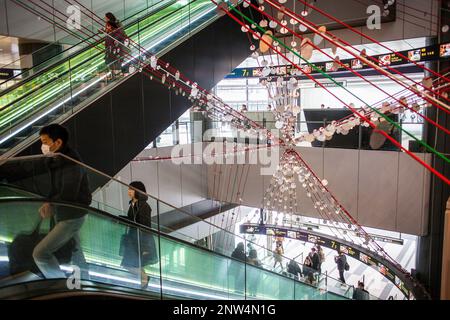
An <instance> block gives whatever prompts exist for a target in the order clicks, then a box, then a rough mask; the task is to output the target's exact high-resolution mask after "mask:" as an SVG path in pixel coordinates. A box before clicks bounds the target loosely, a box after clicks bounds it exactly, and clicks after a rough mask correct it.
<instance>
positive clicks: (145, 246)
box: [121, 181, 159, 289]
mask: <svg viewBox="0 0 450 320" xmlns="http://www.w3.org/2000/svg"><path fill="white" fill-rule="evenodd" d="M133 188H134V189H133ZM135 189H136V190H139V191H141V192H138V191H136V190H135ZM145 193H146V189H145V185H144V184H143V183H142V182H141V181H133V182H131V183H130V188H129V189H128V196H129V197H130V199H131V200H130V206H129V208H128V214H127V217H128V219H129V220H131V221H133V222H135V223H137V224H140V225H143V226H146V227H149V228H151V226H152V209H151V207H150V206H149V204H148V203H147V200H148V196H147V195H146V194H145ZM121 248H122V250H121V251H122V263H121V266H122V267H124V268H126V269H128V270H130V271H131V272H133V273H134V274H137V275H140V277H141V288H142V289H145V288H147V286H148V283H149V280H150V277H149V276H148V275H147V274H146V273H145V269H144V267H145V266H148V265H152V264H155V263H157V262H158V261H159V260H158V254H157V252H156V244H155V240H154V238H153V235H152V234H150V232H148V231H145V230H141V229H138V228H136V227H131V226H130V227H129V228H128V231H127V233H126V234H125V235H124V236H123V237H122V243H121ZM139 252H140V254H139Z"/></svg>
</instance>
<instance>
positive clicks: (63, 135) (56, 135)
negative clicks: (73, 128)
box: [39, 123, 69, 146]
mask: <svg viewBox="0 0 450 320" xmlns="http://www.w3.org/2000/svg"><path fill="white" fill-rule="evenodd" d="M44 134H45V135H47V136H48V137H49V138H50V139H52V140H53V141H56V140H58V139H61V141H62V145H63V146H65V145H67V142H68V141H69V131H67V129H66V128H64V127H63V126H62V125H59V124H56V123H52V124H49V125H48V126H45V127H43V128H42V129H41V130H40V131H39V135H40V136H42V135H44Z"/></svg>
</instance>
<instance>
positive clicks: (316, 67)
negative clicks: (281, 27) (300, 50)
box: [225, 43, 450, 79]
mask: <svg viewBox="0 0 450 320" xmlns="http://www.w3.org/2000/svg"><path fill="white" fill-rule="evenodd" d="M399 53H400V54H401V55H403V56H405V57H408V59H410V60H411V61H414V62H425V61H434V60H439V59H446V58H449V57H450V43H444V44H440V45H431V46H426V47H422V48H416V49H411V50H405V51H400V52H399ZM373 58H375V59H376V60H377V61H379V62H378V65H379V66H382V67H386V66H398V65H405V64H410V63H411V62H410V61H408V60H407V59H404V58H402V57H400V56H399V55H397V54H395V53H391V54H381V55H375V56H373ZM340 62H341V63H342V64H343V65H345V67H346V68H345V67H343V66H342V65H341V64H339V63H336V62H335V61H325V62H317V63H311V64H302V65H301V66H300V67H301V68H302V70H303V72H304V73H306V74H317V73H320V72H326V73H333V72H341V71H348V69H347V68H351V69H353V70H362V69H371V67H370V66H368V65H367V64H365V63H363V62H362V61H361V60H359V59H343V60H341V61H340ZM262 70H263V67H256V68H236V69H234V70H233V72H232V73H230V74H228V75H227V76H226V77H225V78H226V79H233V78H260V77H262ZM291 75H302V72H300V71H299V70H297V68H296V67H294V66H292V65H285V66H274V67H272V68H271V73H270V75H269V76H270V77H279V76H291Z"/></svg>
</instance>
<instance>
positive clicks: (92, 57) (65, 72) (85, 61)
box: [0, 0, 197, 133]
mask: <svg viewBox="0 0 450 320" xmlns="http://www.w3.org/2000/svg"><path fill="white" fill-rule="evenodd" d="M195 1H197V0H194V1H192V2H195ZM192 2H191V3H189V4H187V5H185V6H183V7H180V8H178V9H176V10H175V11H173V12H170V13H168V14H166V15H164V16H162V17H160V18H159V19H157V20H156V21H154V22H153V23H151V24H148V25H147V26H145V27H144V28H143V29H141V30H139V31H136V32H135V33H132V34H131V36H133V35H136V34H138V33H139V32H142V31H143V30H146V29H148V28H150V27H151V26H153V25H154V24H155V23H157V22H160V21H161V20H162V19H164V18H166V17H167V16H170V15H172V14H175V13H176V12H178V11H179V10H182V9H184V8H185V7H186V6H190V5H191V4H192ZM147 17H148V15H147V16H145V18H143V19H146V18H147ZM139 21H140V20H139ZM139 21H138V22H139ZM97 35H98V34H95V35H93V36H97ZM101 41H103V39H100V40H98V41H96V42H95V43H93V44H92V46H89V47H85V48H83V49H81V50H80V51H77V52H74V53H73V55H71V56H69V57H66V58H64V59H63V60H61V61H59V62H58V64H62V63H64V62H67V61H68V60H70V59H71V58H73V57H74V56H76V55H79V54H81V53H82V52H83V51H85V50H88V49H90V48H92V47H94V46H96V45H97V44H98V43H100V42H101ZM101 54H103V51H99V52H98V53H96V54H95V55H92V56H90V57H88V58H87V59H86V60H84V61H82V62H80V63H78V64H77V65H76V66H75V67H73V68H70V69H69V70H66V71H64V72H62V73H60V74H59V75H58V77H55V78H53V79H51V80H50V81H48V82H45V83H43V84H42V85H41V86H39V89H42V88H43V87H45V86H47V85H49V84H51V83H52V82H53V81H55V80H57V79H58V78H61V77H62V76H64V75H66V74H68V73H70V72H72V71H73V69H75V68H78V67H79V66H80V65H82V64H84V63H87V62H88V61H89V60H92V59H94V58H96V57H97V56H99V55H101ZM50 67H54V66H49V68H50ZM44 71H48V70H47V69H45V70H44V69H43V70H41V71H39V72H38V73H37V74H36V75H33V76H32V77H30V78H27V79H26V80H25V83H27V82H28V81H31V80H32V79H33V78H34V77H37V76H38V75H40V74H41V73H42V72H44ZM25 83H22V82H21V83H18V84H17V85H18V87H20V86H22V85H24V84H25ZM32 93H34V91H33V90H30V91H29V92H28V93H26V94H24V95H22V96H21V97H20V98H18V99H16V100H14V101H12V102H10V103H8V104H7V105H5V106H3V107H2V108H1V109H0V111H3V110H5V109H7V108H9V107H11V106H12V105H13V104H15V103H17V102H20V101H21V100H22V99H24V98H26V97H28V96H29V95H31V94H32ZM2 95H3V93H2V94H1V95H0V97H1V96H2ZM0 133H1V132H0Z"/></svg>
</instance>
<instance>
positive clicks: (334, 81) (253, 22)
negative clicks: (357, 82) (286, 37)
mask: <svg viewBox="0 0 450 320" xmlns="http://www.w3.org/2000/svg"><path fill="white" fill-rule="evenodd" d="M230 8H231V9H232V10H233V11H235V12H236V13H238V14H239V15H240V16H241V17H243V18H244V19H245V20H247V21H248V22H249V24H250V25H251V24H254V25H255V26H256V28H257V29H259V31H261V32H266V30H265V29H264V28H262V27H260V26H259V24H258V23H256V22H255V21H253V20H252V19H250V18H248V17H247V16H246V15H244V14H243V13H241V12H240V11H238V10H236V9H235V8H234V7H230ZM249 10H250V11H251V10H252V9H249ZM270 37H271V38H272V40H274V41H277V42H278V43H279V44H280V45H282V46H283V47H284V48H286V49H287V50H289V51H290V52H292V53H293V54H294V55H296V56H297V57H299V58H300V59H302V60H303V61H305V62H306V63H307V64H308V65H309V66H311V67H312V68H313V69H314V70H316V71H318V72H319V73H321V74H322V75H323V76H325V77H326V78H328V79H330V80H331V81H332V82H333V83H334V84H336V85H337V86H338V87H340V88H342V89H344V90H345V91H347V92H348V93H350V94H351V95H352V96H354V97H355V98H356V99H358V100H359V101H361V102H362V103H364V104H365V105H367V106H368V107H369V108H370V109H371V110H372V111H375V112H376V113H377V114H379V115H380V116H381V117H383V118H384V119H385V120H387V121H388V122H390V123H391V124H392V125H394V126H395V127H397V128H398V129H400V130H401V131H403V132H404V133H406V134H407V135H409V136H410V137H411V138H413V139H414V140H416V141H417V142H419V143H420V144H421V145H422V146H424V147H425V148H427V149H428V150H429V151H431V152H432V153H434V154H435V155H437V156H438V157H440V158H441V159H443V160H444V161H446V162H447V163H450V160H449V159H448V158H447V157H445V156H444V155H443V154H442V153H440V152H439V151H437V150H436V149H434V148H433V147H431V146H430V145H428V144H427V143H425V142H424V141H422V140H420V139H417V138H416V137H415V136H414V135H413V134H411V133H410V132H408V131H406V130H405V129H403V128H402V126H400V125H399V124H398V123H396V122H395V121H393V120H392V119H390V118H389V117H388V116H386V115H385V114H383V113H381V112H379V111H378V109H376V108H373V107H371V106H370V105H369V104H368V103H366V102H365V101H363V100H362V99H361V98H359V97H358V96H356V95H355V94H354V93H352V92H350V91H349V90H348V89H346V88H345V87H344V86H342V85H341V84H340V83H338V82H337V81H336V80H334V78H333V77H331V76H330V75H328V74H327V73H325V72H323V71H322V70H320V69H319V68H317V67H316V66H315V65H314V64H312V63H310V62H309V61H308V60H306V59H304V58H303V57H302V56H301V55H300V54H299V53H297V52H295V51H293V50H292V49H291V48H289V47H288V46H287V45H285V44H284V42H283V41H282V40H280V39H278V38H277V37H275V36H272V35H270Z"/></svg>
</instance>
